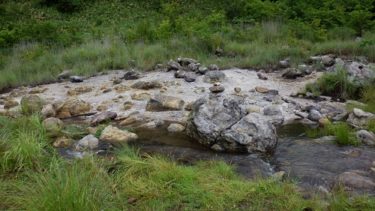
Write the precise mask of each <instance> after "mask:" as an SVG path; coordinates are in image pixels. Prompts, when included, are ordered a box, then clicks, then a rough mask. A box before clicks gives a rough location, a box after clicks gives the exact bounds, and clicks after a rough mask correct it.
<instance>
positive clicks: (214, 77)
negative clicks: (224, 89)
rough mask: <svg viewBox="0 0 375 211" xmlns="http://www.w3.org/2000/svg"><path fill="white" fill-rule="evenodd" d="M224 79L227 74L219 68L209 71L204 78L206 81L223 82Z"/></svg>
mask: <svg viewBox="0 0 375 211" xmlns="http://www.w3.org/2000/svg"><path fill="white" fill-rule="evenodd" d="M224 80H225V74H224V73H223V72H221V71H218V70H214V71H209V72H207V73H206V75H205V76H204V78H203V81H204V82H206V83H216V82H223V81H224Z"/></svg>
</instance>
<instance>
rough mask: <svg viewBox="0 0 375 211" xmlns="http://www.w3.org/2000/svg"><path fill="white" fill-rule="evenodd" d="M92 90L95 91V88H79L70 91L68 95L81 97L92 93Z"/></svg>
mask: <svg viewBox="0 0 375 211" xmlns="http://www.w3.org/2000/svg"><path fill="white" fill-rule="evenodd" d="M92 90H93V87H91V86H79V87H76V88H72V89H69V90H68V92H67V94H68V95H69V96H74V95H80V94H83V93H88V92H91V91H92Z"/></svg>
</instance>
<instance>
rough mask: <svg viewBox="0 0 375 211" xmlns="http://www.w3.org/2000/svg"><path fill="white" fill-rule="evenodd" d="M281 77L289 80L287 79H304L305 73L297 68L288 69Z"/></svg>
mask: <svg viewBox="0 0 375 211" xmlns="http://www.w3.org/2000/svg"><path fill="white" fill-rule="evenodd" d="M281 77H283V78H287V79H296V78H298V77H303V73H302V71H300V70H298V69H296V68H288V69H285V70H284V72H283V73H282V75H281Z"/></svg>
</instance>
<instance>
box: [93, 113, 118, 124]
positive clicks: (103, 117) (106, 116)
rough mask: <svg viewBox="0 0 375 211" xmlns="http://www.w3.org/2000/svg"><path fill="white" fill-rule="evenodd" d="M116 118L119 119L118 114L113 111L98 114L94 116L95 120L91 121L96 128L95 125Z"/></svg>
mask: <svg viewBox="0 0 375 211" xmlns="http://www.w3.org/2000/svg"><path fill="white" fill-rule="evenodd" d="M116 117H117V113H116V112H113V111H105V112H101V113H99V114H96V115H95V116H93V118H92V120H91V125H94V126H95V125H98V124H101V123H104V122H107V121H110V120H113V119H115V118H116Z"/></svg>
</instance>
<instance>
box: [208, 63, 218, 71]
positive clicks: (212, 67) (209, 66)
mask: <svg viewBox="0 0 375 211" xmlns="http://www.w3.org/2000/svg"><path fill="white" fill-rule="evenodd" d="M208 70H211V71H214V70H219V67H218V66H217V65H216V64H210V65H208Z"/></svg>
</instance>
